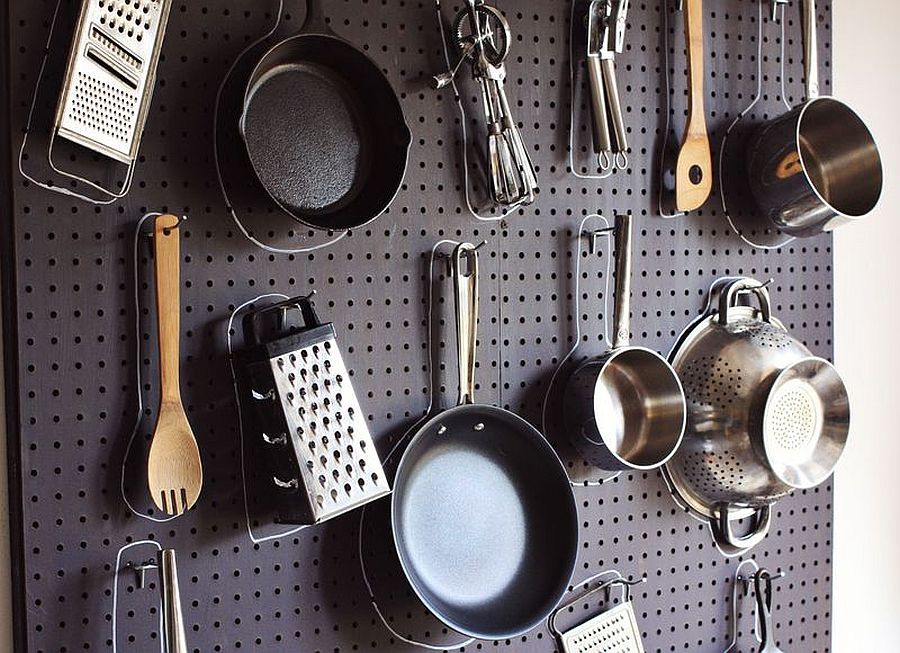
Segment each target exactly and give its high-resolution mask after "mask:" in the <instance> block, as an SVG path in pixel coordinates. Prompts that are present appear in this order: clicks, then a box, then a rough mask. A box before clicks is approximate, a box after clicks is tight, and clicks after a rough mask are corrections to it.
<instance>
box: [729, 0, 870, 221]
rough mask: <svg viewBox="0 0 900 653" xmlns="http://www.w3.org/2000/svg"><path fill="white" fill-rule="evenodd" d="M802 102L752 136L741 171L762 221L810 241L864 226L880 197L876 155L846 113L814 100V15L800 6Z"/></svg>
mask: <svg viewBox="0 0 900 653" xmlns="http://www.w3.org/2000/svg"><path fill="white" fill-rule="evenodd" d="M802 5H803V28H804V36H805V42H806V46H805V51H806V55H805V65H806V76H807V94H808V99H807V101H806V102H805V103H804V104H802V105H800V106H797V107H794V108H793V109H792V110H791V111H788V112H787V113H785V114H784V115H782V116H780V117H778V118H776V119H774V120H771V121H769V122H767V123H766V124H765V125H763V126H762V127H761V128H760V129H759V131H758V132H757V133H756V134H755V135H754V136H753V138H752V140H751V143H750V146H749V149H748V163H747V170H748V175H749V180H750V188H751V190H752V192H753V196H754V198H755V200H756V203H757V204H758V206H759V208H760V209H761V210H762V213H763V215H764V217H765V218H766V219H767V220H769V221H771V222H772V223H773V224H774V225H775V226H777V227H778V228H779V229H781V230H782V231H784V232H785V233H787V234H791V235H794V236H800V237H803V236H814V235H816V234H819V233H822V232H823V231H831V230H832V229H835V228H837V227H839V226H841V225H844V224H848V223H850V222H853V221H855V220H858V219H861V218H864V217H865V216H866V215H868V214H869V213H871V212H872V210H873V209H874V208H875V206H876V205H877V204H878V201H879V199H880V197H881V192H882V187H883V184H884V178H883V177H884V172H883V169H882V163H881V155H880V154H879V151H878V146H877V144H876V143H875V139H874V137H873V136H872V133H871V132H870V131H869V129H868V127H867V126H866V124H865V123H864V122H863V121H862V119H861V118H860V117H859V116H858V115H857V114H856V112H855V111H853V109H851V108H850V107H849V106H847V105H846V104H844V103H843V102H841V101H839V100H836V99H834V98H832V97H820V96H819V81H818V46H817V41H818V39H817V37H816V7H815V1H814V0H804V1H803V2H802Z"/></svg>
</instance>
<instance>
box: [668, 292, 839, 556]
mask: <svg viewBox="0 0 900 653" xmlns="http://www.w3.org/2000/svg"><path fill="white" fill-rule="evenodd" d="M748 294H750V295H752V296H753V297H755V298H756V300H757V301H758V303H759V308H758V309H756V308H753V307H750V306H743V305H740V304H739V301H738V300H739V298H740V297H743V296H745V295H748ZM670 361H671V362H672V366H673V367H674V368H675V371H676V372H677V373H678V375H679V376H680V377H681V380H682V382H683V383H684V390H685V395H686V396H687V400H688V422H687V431H686V433H685V437H684V441H683V443H682V445H681V447H680V449H679V450H678V452H677V453H676V455H675V456H674V457H673V458H672V460H671V461H670V462H669V463H668V464H667V465H666V469H665V472H666V475H667V478H668V479H669V481H670V485H671V486H672V487H673V489H674V490H675V492H676V494H677V495H678V496H679V497H680V498H681V499H682V500H683V501H684V503H685V504H686V505H687V506H688V507H689V508H690V509H692V510H693V511H694V512H696V513H697V514H699V515H701V516H703V517H706V518H707V519H709V521H710V525H711V526H712V530H713V535H714V537H715V539H716V543H717V544H718V545H719V547H720V548H721V549H722V550H723V551H724V552H726V553H728V554H738V553H743V552H745V551H746V550H748V549H750V548H751V547H753V546H755V545H756V544H758V543H759V542H761V541H762V539H763V538H764V537H765V535H766V533H767V531H768V529H769V525H770V523H771V510H770V506H771V505H772V504H773V503H774V502H775V501H776V500H777V499H779V498H780V497H782V496H784V495H786V494H788V493H790V492H791V491H793V490H794V489H798V488H811V487H815V486H816V485H818V484H819V483H821V482H823V481H824V480H825V479H827V478H828V476H830V475H831V473H832V471H833V470H834V467H835V465H836V464H837V462H838V460H839V459H840V457H841V454H842V453H843V450H844V447H845V445H846V442H847V435H848V432H849V423H850V404H849V399H848V396H847V390H846V388H845V387H844V384H843V381H842V380H841V377H840V375H839V374H838V372H837V370H835V368H834V366H833V365H831V364H830V363H829V362H828V361H825V360H823V359H820V358H815V357H813V356H812V354H811V353H810V352H809V350H808V349H807V348H806V347H805V346H804V345H803V344H802V343H801V342H799V341H798V340H797V339H795V338H794V337H793V336H791V334H790V333H789V332H788V331H787V329H785V327H784V325H783V324H782V323H781V322H779V321H778V320H777V319H776V318H775V317H773V316H772V312H771V308H770V300H769V294H768V291H767V290H766V288H765V286H764V285H763V284H761V283H759V282H758V281H756V280H754V279H749V278H744V277H729V278H723V279H719V280H718V281H717V282H716V283H715V284H713V286H712V288H711V290H710V295H709V301H708V305H707V308H706V311H704V313H703V315H701V317H700V318H699V319H698V320H696V321H694V322H693V323H692V324H691V325H690V326H689V327H688V328H687V329H686V330H685V331H684V333H683V334H682V335H681V337H680V338H679V340H678V342H677V343H676V345H675V347H674V348H673V350H672V353H671V354H670ZM749 517H753V518H754V523H753V525H752V528H751V529H750V532H749V533H748V534H747V535H745V536H742V537H738V536H737V535H735V533H734V532H733V525H732V522H733V521H735V520H738V519H743V518H749Z"/></svg>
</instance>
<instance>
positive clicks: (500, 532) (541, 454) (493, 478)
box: [391, 244, 579, 640]
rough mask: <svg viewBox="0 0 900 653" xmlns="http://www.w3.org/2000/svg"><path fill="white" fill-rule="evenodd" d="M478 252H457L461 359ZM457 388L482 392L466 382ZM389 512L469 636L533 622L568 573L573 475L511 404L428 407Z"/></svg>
mask: <svg viewBox="0 0 900 653" xmlns="http://www.w3.org/2000/svg"><path fill="white" fill-rule="evenodd" d="M477 256H478V254H477V251H476V249H475V248H474V247H473V246H472V245H470V244H463V245H460V246H459V247H458V248H457V249H456V251H455V252H454V254H453V259H452V260H453V263H454V264H453V271H454V274H453V277H454V286H455V291H456V293H455V294H456V295H457V297H456V305H457V308H458V309H461V310H459V313H458V315H457V322H458V325H457V338H458V340H459V341H460V342H459V343H458V351H460V352H461V353H462V355H463V360H460V366H461V367H468V364H467V362H466V357H467V356H471V358H472V359H474V357H475V351H474V341H475V338H474V329H473V328H472V327H474V322H472V323H471V324H470V325H469V326H468V327H467V326H466V325H465V323H466V322H467V321H471V320H474V319H477V313H478V306H477V301H478V293H477V292H476V291H475V288H477V282H478V279H477V271H478V266H477V261H476V260H475V259H477ZM467 259H468V269H467V270H466V269H464V264H465V263H466V260H467ZM460 381H461V383H464V384H466V385H468V383H469V374H468V373H467V372H461V373H460ZM460 398H461V400H464V401H465V400H468V401H469V402H471V401H474V397H472V396H471V392H470V389H469V390H467V389H463V388H461V389H460ZM391 517H392V530H393V536H394V544H395V546H396V549H397V553H398V556H399V559H400V564H401V566H402V568H403V571H404V573H405V575H406V578H407V579H408V580H409V583H410V585H411V586H412V588H413V590H414V591H415V593H416V595H417V596H418V597H419V599H420V600H421V601H422V603H423V604H424V605H425V607H427V608H428V609H429V610H430V611H431V612H432V613H433V614H434V615H435V616H436V617H437V618H438V619H440V620H441V621H443V622H444V623H445V624H446V625H447V626H448V627H450V628H453V629H454V630H456V631H458V632H461V633H465V634H466V635H469V636H471V637H476V638H478V639H485V640H503V639H509V638H512V637H517V636H519V635H521V634H522V633H524V632H527V631H529V630H531V629H532V628H534V627H535V626H537V625H539V624H541V623H543V622H544V620H545V619H546V618H547V616H548V615H549V614H550V612H551V611H552V610H553V609H554V607H555V606H556V604H557V603H558V602H559V600H560V599H561V598H562V597H563V595H564V594H565V592H566V590H567V588H568V585H569V582H570V581H571V577H572V572H573V570H574V566H575V560H576V557H577V552H578V546H579V545H578V515H577V511H576V507H575V499H574V496H573V494H572V488H571V485H570V484H569V479H568V476H567V475H566V472H565V469H564V467H563V465H562V463H561V462H560V460H559V458H558V457H557V455H556V453H555V452H554V450H553V448H552V447H551V446H550V445H549V444H548V443H547V441H546V440H545V439H544V437H543V436H542V435H541V434H540V433H539V432H538V431H537V430H536V429H535V428H534V427H533V426H531V425H530V424H529V423H528V422H526V421H525V420H523V419H522V418H520V417H518V416H517V415H515V414H513V413H510V412H509V411H505V410H502V409H500V408H496V407H493V406H484V405H476V404H474V403H464V404H462V405H459V406H456V407H455V408H452V409H450V410H447V411H444V412H442V413H439V414H437V415H436V416H434V417H432V418H431V419H430V420H429V421H428V422H427V423H426V424H425V425H424V426H423V427H421V428H420V429H419V431H418V432H417V433H416V434H415V435H414V436H413V438H412V440H411V441H410V443H409V445H408V446H407V448H406V450H405V451H404V453H403V457H402V459H401V460H400V464H399V465H398V468H397V474H396V476H395V479H394V492H393V495H392V497H391Z"/></svg>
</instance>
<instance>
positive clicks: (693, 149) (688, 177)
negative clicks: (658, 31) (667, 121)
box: [675, 0, 713, 212]
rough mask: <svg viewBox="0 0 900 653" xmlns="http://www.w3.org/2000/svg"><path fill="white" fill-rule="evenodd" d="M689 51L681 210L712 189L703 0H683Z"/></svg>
mask: <svg viewBox="0 0 900 653" xmlns="http://www.w3.org/2000/svg"><path fill="white" fill-rule="evenodd" d="M684 24H685V39H686V41H687V51H688V57H687V58H688V88H689V93H688V95H689V99H688V120H687V127H686V129H685V132H684V139H683V141H682V145H681V152H680V153H679V155H678V165H677V166H676V170H675V203H676V205H677V206H678V210H679V211H685V212H687V211H693V210H695V209H699V208H700V207H701V206H703V204H704V203H705V202H706V200H707V199H708V198H709V195H710V193H711V192H712V180H713V174H712V151H711V149H710V146H709V135H708V134H707V131H706V106H705V102H704V79H705V75H704V60H703V58H704V53H703V0H684Z"/></svg>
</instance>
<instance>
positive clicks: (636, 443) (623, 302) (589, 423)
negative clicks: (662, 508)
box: [563, 215, 685, 471]
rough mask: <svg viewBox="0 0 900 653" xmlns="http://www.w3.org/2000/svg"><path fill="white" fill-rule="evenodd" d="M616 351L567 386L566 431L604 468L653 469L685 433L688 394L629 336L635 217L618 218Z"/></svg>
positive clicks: (585, 368)
mask: <svg viewBox="0 0 900 653" xmlns="http://www.w3.org/2000/svg"><path fill="white" fill-rule="evenodd" d="M615 238H616V253H615V256H616V284H615V296H616V311H615V339H614V342H613V348H612V349H611V350H610V351H609V352H608V353H607V354H605V355H604V356H601V357H600V358H595V359H590V360H588V361H586V362H585V363H583V364H582V365H581V366H580V367H578V369H576V370H575V372H574V373H573V374H572V376H571V377H570V378H569V381H568V383H567V385H566V393H565V397H564V399H563V404H564V412H565V420H566V430H567V431H568V434H569V438H570V440H571V441H572V443H573V444H574V445H575V447H576V448H577V449H578V451H579V452H580V453H581V455H582V456H584V459H585V460H586V461H587V462H588V463H590V464H591V465H594V466H595V467H599V468H600V469H604V470H608V471H625V470H631V469H638V470H648V469H656V468H657V467H660V466H661V465H663V464H665V462H666V461H667V460H669V458H671V457H672V455H673V454H674V453H675V450H676V449H677V448H678V445H679V443H680V442H681V438H682V436H683V435H684V425H685V399H684V390H683V389H682V387H681V382H680V381H679V380H678V376H677V375H676V374H675V371H674V370H673V369H672V367H671V365H669V363H668V362H667V361H666V359H664V358H663V357H662V356H660V355H659V354H657V353H656V352H655V351H651V350H650V349H645V348H644V347H632V346H630V345H629V341H630V338H631V216H630V215H617V216H616V226H615Z"/></svg>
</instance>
